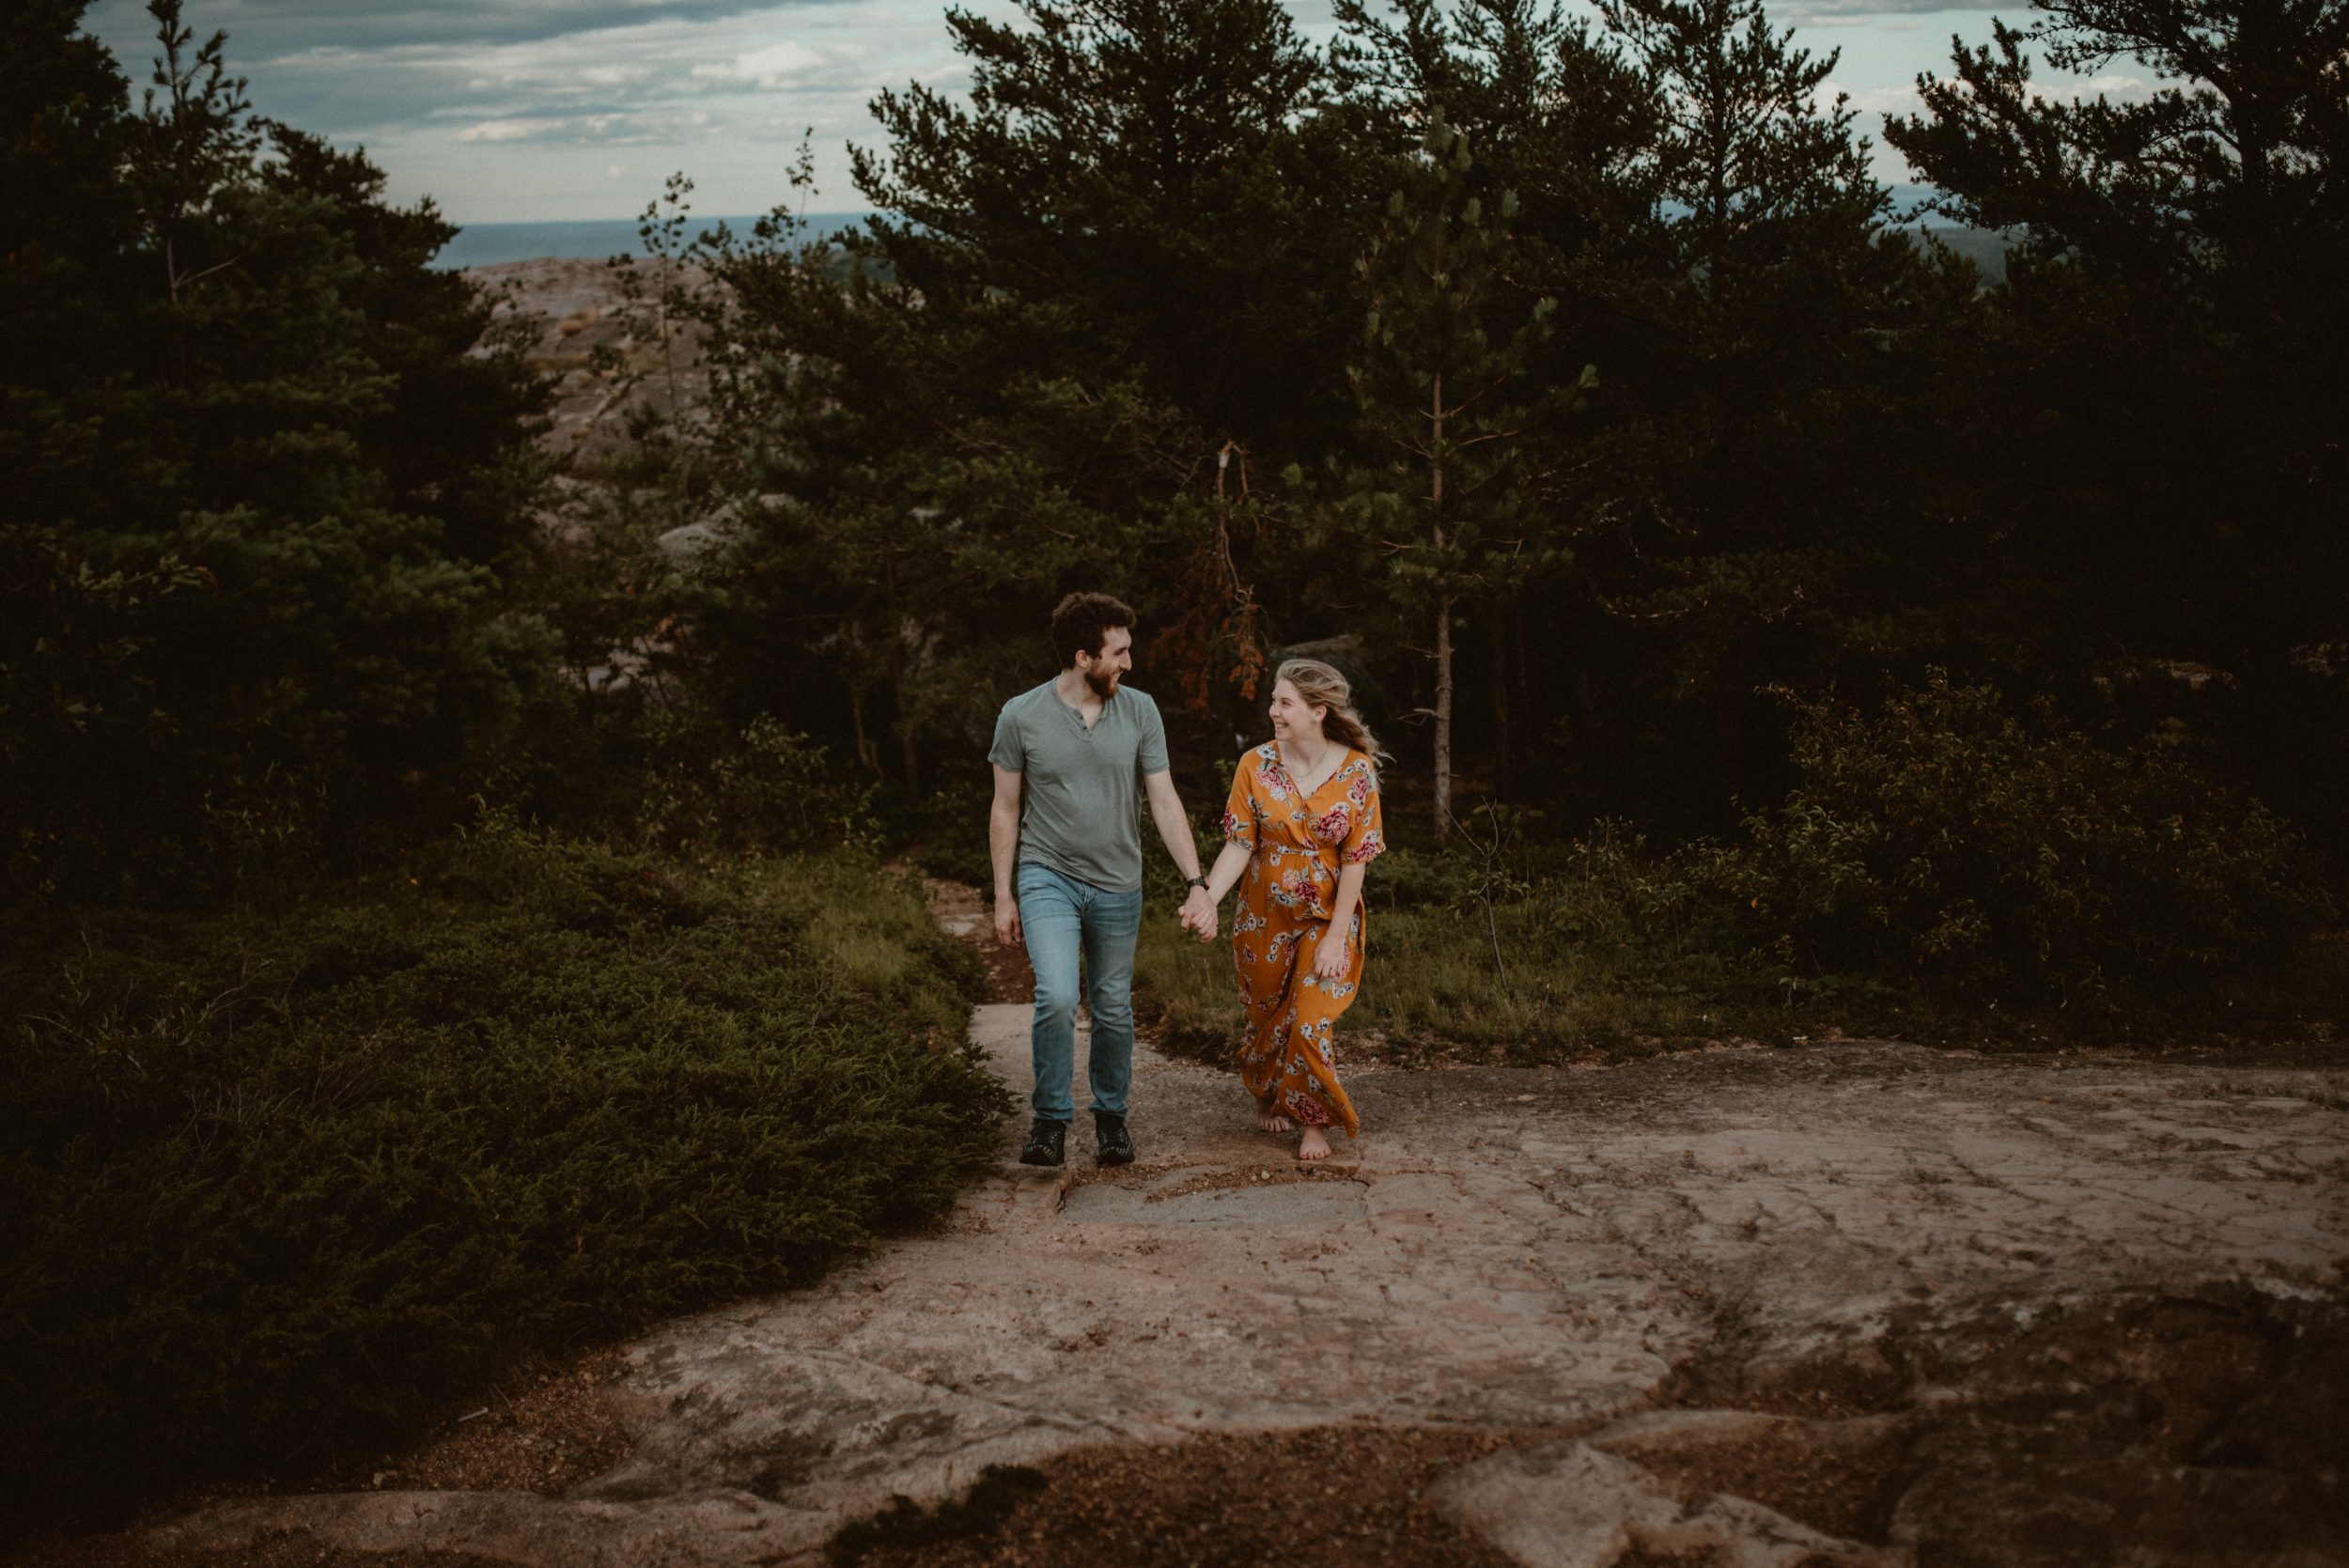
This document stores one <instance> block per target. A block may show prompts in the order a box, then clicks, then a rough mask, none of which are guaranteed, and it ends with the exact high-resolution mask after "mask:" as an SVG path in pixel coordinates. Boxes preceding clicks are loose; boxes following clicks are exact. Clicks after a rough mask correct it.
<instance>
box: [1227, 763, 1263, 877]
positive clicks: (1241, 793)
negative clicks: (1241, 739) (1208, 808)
mask: <svg viewBox="0 0 2349 1568" xmlns="http://www.w3.org/2000/svg"><path fill="white" fill-rule="evenodd" d="M1255 771H1256V764H1255V758H1254V757H1253V756H1252V755H1250V756H1243V757H1241V758H1240V759H1239V766H1238V767H1237V768H1233V769H1232V793H1231V795H1230V796H1229V797H1228V798H1227V799H1226V800H1224V802H1223V836H1224V837H1225V838H1227V839H1229V840H1230V841H1231V842H1232V843H1234V844H1237V845H1243V846H1246V847H1247V850H1248V852H1249V853H1250V854H1254V853H1255V852H1256V800H1255V796H1254V794H1253V792H1252V791H1251V789H1250V788H1249V784H1248V781H1249V780H1250V779H1251V778H1252V777H1253V776H1254V774H1255Z"/></svg>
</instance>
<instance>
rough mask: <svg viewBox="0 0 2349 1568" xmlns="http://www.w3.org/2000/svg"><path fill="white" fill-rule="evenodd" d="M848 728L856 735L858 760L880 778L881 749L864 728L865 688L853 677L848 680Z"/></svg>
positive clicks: (866, 769)
mask: <svg viewBox="0 0 2349 1568" xmlns="http://www.w3.org/2000/svg"><path fill="white" fill-rule="evenodd" d="M848 726H849V728H850V729H851V730H852V731H853V732H854V733H855V735H856V760H857V761H858V762H859V763H860V764H862V765H863V768H864V770H865V771H866V772H868V773H870V774H872V775H873V777H875V778H877V779H878V778H879V777H880V776H881V765H880V748H879V747H878V746H876V745H874V744H873V737H872V735H871V734H870V733H869V732H868V731H867V730H866V729H865V727H864V687H863V683H862V682H860V681H858V680H857V679H856V678H855V677H854V676H853V675H851V676H850V677H849V679H848Z"/></svg>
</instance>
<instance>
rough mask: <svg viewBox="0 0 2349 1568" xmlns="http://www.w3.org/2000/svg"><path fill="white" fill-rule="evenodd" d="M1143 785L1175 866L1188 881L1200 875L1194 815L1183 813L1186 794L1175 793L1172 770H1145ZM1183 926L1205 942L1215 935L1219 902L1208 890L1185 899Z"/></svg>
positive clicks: (1197, 889)
mask: <svg viewBox="0 0 2349 1568" xmlns="http://www.w3.org/2000/svg"><path fill="white" fill-rule="evenodd" d="M1142 786H1143V789H1144V790H1145V791H1146V792H1148V794H1149V797H1150V820H1151V821H1152V822H1154V823H1156V824H1158V829H1159V841H1160V842H1161V843H1163V844H1164V845H1165V846H1166V852H1167V853H1168V854H1169V855H1171V856H1173V857H1174V858H1175V870H1177V871H1179V872H1181V873H1182V874H1183V877H1184V879H1185V880H1186V881H1189V880H1190V879H1192V878H1194V877H1197V876H1198V875H1199V846H1198V844H1197V843H1196V841H1194V840H1193V839H1192V838H1191V836H1190V817H1189V816H1187V815H1184V813H1183V800H1182V797H1181V796H1179V795H1177V794H1175V775H1174V773H1173V772H1172V771H1164V770H1162V771H1159V772H1157V773H1144V774H1143V776H1142ZM1182 922H1183V929H1184V930H1186V931H1196V932H1198V933H1199V939H1200V940H1202V941H1205V940H1206V939H1209V938H1211V937H1213V936H1214V935H1215V901H1214V900H1213V899H1211V898H1209V897H1208V896H1207V890H1206V888H1203V887H1194V888H1192V889H1191V890H1190V896H1188V897H1187V898H1185V899H1184V900H1183V915H1182Z"/></svg>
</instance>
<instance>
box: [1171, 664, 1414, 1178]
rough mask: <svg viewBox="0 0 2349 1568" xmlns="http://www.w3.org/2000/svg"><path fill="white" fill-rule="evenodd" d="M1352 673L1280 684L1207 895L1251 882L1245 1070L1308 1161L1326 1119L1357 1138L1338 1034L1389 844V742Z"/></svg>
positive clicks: (1236, 936) (1247, 759)
mask: <svg viewBox="0 0 2349 1568" xmlns="http://www.w3.org/2000/svg"><path fill="white" fill-rule="evenodd" d="M1353 694H1354V693H1353V690H1352V688H1351V687H1349V686H1348V685H1347V684H1346V677H1345V676H1344V675H1340V674H1338V672H1337V671H1335V670H1333V669H1331V668H1330V666H1329V665H1327V664H1324V663H1322V662H1321V661H1320V660H1314V659H1292V660H1288V661H1287V662H1286V663H1284V664H1283V665H1282V666H1281V668H1280V670H1279V671H1278V672H1277V674H1276V675H1274V677H1273V682H1272V705H1271V710H1270V711H1271V716H1272V739H1271V742H1270V743H1269V744H1268V745H1263V746H1259V747H1257V748H1255V749H1254V750H1253V751H1251V752H1248V753H1244V754H1243V755H1242V756H1241V757H1240V759H1239V767H1238V768H1237V771H1235V772H1234V774H1233V776H1232V797H1231V800H1229V801H1228V802H1227V803H1226V804H1225V806H1224V808H1223V836H1224V845H1223V852H1222V853H1221V855H1219V856H1217V857H1216V862H1215V868H1214V870H1213V871H1211V872H1210V873H1209V874H1208V877H1207V896H1208V897H1209V898H1211V899H1213V900H1214V901H1215V902H1216V903H1218V904H1221V903H1222V901H1223V895H1224V894H1225V893H1229V892H1230V891H1231V889H1232V885H1233V884H1234V883H1235V882H1237V881H1239V880H1240V877H1241V874H1242V873H1243V872H1244V873H1246V876H1247V881H1246V884H1245V886H1244V888H1243V889H1242V892H1241V895H1240V903H1241V908H1240V910H1239V914H1238V917H1237V919H1236V920H1235V921H1234V922H1233V926H1232V954H1233V957H1234V958H1235V960H1236V961H1237V965H1238V968H1239V994H1240V1001H1241V1002H1242V1004H1243V1005H1244V1006H1245V1007H1246V1008H1247V1019H1248V1040H1247V1043H1246V1044H1245V1045H1244V1046H1242V1047H1241V1048H1240V1053H1239V1075H1240V1080H1241V1081H1242V1082H1244V1083H1245V1084H1247V1085H1248V1092H1249V1093H1250V1094H1253V1095H1255V1096H1256V1112H1257V1114H1256V1125H1257V1126H1261V1127H1263V1128H1264V1129H1265V1131H1267V1132H1287V1131H1288V1130H1289V1127H1290V1125H1291V1124H1292V1123H1295V1124H1296V1125H1298V1126H1300V1127H1301V1128H1302V1129H1303V1131H1302V1133H1301V1134H1300V1136H1299V1140H1298V1145H1297V1157H1298V1158H1299V1159H1327V1158H1328V1157H1330V1141H1329V1139H1328V1138H1327V1137H1326V1136H1324V1134H1323V1132H1322V1129H1323V1128H1324V1127H1327V1126H1333V1125H1334V1126H1343V1127H1344V1128H1346V1136H1347V1137H1348V1138H1352V1137H1354V1136H1356V1134H1357V1133H1358V1131H1359V1129H1360V1125H1359V1124H1358V1123H1357V1121H1356V1120H1355V1116H1354V1104H1353V1102H1352V1101H1351V1100H1349V1099H1347V1098H1346V1091H1345V1089H1344V1088H1342V1087H1340V1085H1339V1083H1338V1074H1337V1059H1336V1056H1335V1054H1334V1053H1333V1051H1332V1049H1331V1038H1330V1037H1331V1032H1332V1030H1333V1028H1334V1026H1335V1025H1336V1023H1337V1019H1338V1015H1339V1014H1341V1013H1343V1012H1345V1011H1346V1006H1347V1004H1349V1003H1350V1002H1352V1001H1353V1000H1354V992H1355V990H1356V988H1357V987H1358V986H1360V985H1361V978H1362V877H1363V874H1364V872H1365V871H1366V870H1367V869H1368V867H1369V865H1370V862H1372V861H1373V860H1375V859H1376V858H1377V855H1378V853H1379V851H1380V850H1382V849H1384V848H1385V847H1386V838H1385V835H1384V833H1383V832H1382V831H1381V828H1380V822H1379V815H1378V774H1377V758H1378V755H1379V752H1378V743H1377V740H1375V739H1373V738H1372V737H1371V733H1370V731H1369V730H1368V729H1367V728H1365V727H1364V725H1363V723H1362V721H1361V715H1360V714H1358V713H1356V712H1355V711H1354V707H1353Z"/></svg>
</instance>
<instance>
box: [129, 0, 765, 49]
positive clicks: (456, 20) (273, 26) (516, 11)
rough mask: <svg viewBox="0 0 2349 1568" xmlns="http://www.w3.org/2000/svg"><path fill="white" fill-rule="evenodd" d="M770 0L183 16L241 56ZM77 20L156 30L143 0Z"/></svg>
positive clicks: (551, 34)
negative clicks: (222, 30)
mask: <svg viewBox="0 0 2349 1568" xmlns="http://www.w3.org/2000/svg"><path fill="white" fill-rule="evenodd" d="M771 4H772V0H357V3H355V4H341V5H334V4H321V3H320V0H236V3H235V4H233V5H226V6H224V5H221V4H219V3H218V0H209V3H208V0H192V3H191V4H190V5H189V7H188V14H187V24H188V25H189V26H191V27H193V28H194V29H195V31H196V33H197V35H198V36H199V37H203V36H206V35H208V34H209V33H210V31H211V30H212V29H214V28H216V27H226V29H227V30H228V44H229V48H230V51H231V53H232V54H236V55H239V56H242V57H244V58H247V59H255V58H261V57H266V56H269V55H272V54H281V53H290V52H295V51H300V50H304V49H309V48H313V47H317V46H319V45H328V46H333V47H339V48H345V49H382V48H391V47H397V46H399V45H402V44H414V43H431V44H440V43H465V44H485V43H487V44H498V43H530V42H538V41H543V40H545V39H559V38H568V37H571V36H574V35H577V34H580V33H596V32H603V31H607V30H609V29H612V28H614V27H632V26H639V25H643V24H645V23H708V22H723V21H725V20H727V19H729V18H733V17H739V16H742V15H745V14H747V13H749V12H753V11H758V10H764V9H767V8H769V7H770V5H771ZM83 25H84V26H85V27H86V29H87V30H88V31H90V32H92V33H96V34H98V35H99V36H101V37H103V38H111V37H114V36H115V35H117V34H119V33H122V32H124V31H126V30H127V31H128V32H130V33H132V34H135V35H136V36H138V37H140V38H148V37H151V35H152V31H153V29H152V26H151V24H150V23H148V19H147V15H146V4H145V0H96V4H94V5H92V6H91V7H90V8H89V12H88V14H87V17H86V19H85V21H84V23H83Z"/></svg>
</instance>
